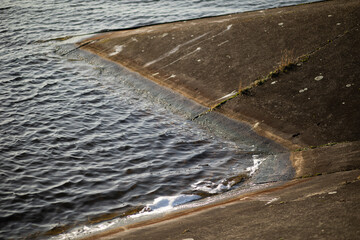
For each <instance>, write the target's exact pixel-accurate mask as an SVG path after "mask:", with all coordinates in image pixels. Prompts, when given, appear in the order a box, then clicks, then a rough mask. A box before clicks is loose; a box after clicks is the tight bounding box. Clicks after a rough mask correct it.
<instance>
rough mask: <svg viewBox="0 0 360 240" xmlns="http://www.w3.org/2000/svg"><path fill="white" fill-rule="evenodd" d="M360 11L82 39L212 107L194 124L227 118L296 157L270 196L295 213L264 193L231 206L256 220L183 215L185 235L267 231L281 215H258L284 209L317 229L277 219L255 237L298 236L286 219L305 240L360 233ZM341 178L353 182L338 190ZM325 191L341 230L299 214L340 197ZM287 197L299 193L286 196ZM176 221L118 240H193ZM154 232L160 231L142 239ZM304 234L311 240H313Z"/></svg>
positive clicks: (338, 3) (289, 11)
mask: <svg viewBox="0 0 360 240" xmlns="http://www.w3.org/2000/svg"><path fill="white" fill-rule="evenodd" d="M359 12H360V2H359V1H357V0H349V1H345V0H333V1H326V2H319V3H312V4H305V5H299V6H293V7H284V8H276V9H268V10H262V11H255V12H247V13H239V14H232V15H226V16H220V17H212V18H203V19H196V20H192V21H183V22H175V23H168V24H161V25H154V26H147V27H142V28H137V29H132V30H124V31H117V32H109V33H105V34H101V35H96V36H94V37H92V38H90V39H86V40H83V41H82V42H80V43H78V44H79V46H81V49H83V50H87V51H90V52H92V53H95V54H97V55H99V56H101V57H103V58H105V59H108V60H111V61H114V62H116V63H119V64H121V65H122V66H124V67H126V68H128V69H130V70H132V71H135V72H138V73H140V74H141V75H143V76H144V77H146V78H148V79H150V80H152V81H154V82H156V83H158V84H159V85H162V86H165V87H167V88H170V89H172V90H173V91H175V92H178V93H181V94H183V95H184V96H186V97H188V98H190V99H192V100H194V101H196V102H197V103H200V104H202V105H203V106H206V107H207V108H208V110H207V111H204V112H203V113H202V114H199V115H198V116H196V118H197V119H198V118H203V117H206V116H207V115H209V114H213V113H221V114H224V115H225V116H227V117H230V118H232V119H235V120H239V121H242V122H245V123H247V124H249V125H250V126H251V127H252V128H253V129H254V130H255V131H256V132H257V133H258V134H259V135H262V136H264V137H267V138H269V139H272V140H274V141H276V142H278V143H280V144H282V145H283V146H284V147H286V148H287V149H289V150H290V151H291V157H290V158H291V159H290V160H291V161H292V164H293V167H294V168H295V171H296V176H295V177H296V179H295V180H294V185H291V184H290V185H288V187H286V188H283V189H273V191H272V194H273V195H272V196H273V197H274V199H275V198H284V199H287V200H286V201H288V202H291V208H290V207H285V205H283V206H284V207H282V206H280V205H281V204H282V203H281V202H283V203H284V201H277V200H274V201H273V202H277V203H279V206H277V207H276V210H278V211H277V212H276V211H275V212H273V211H272V210H269V209H265V208H264V207H259V206H258V205H259V201H260V200H259V198H261V197H266V195H267V194H268V193H264V192H260V193H257V195H256V197H252V198H248V200H247V201H245V202H244V201H241V200H242V199H243V198H242V197H239V198H237V201H235V203H234V202H232V203H231V204H235V205H237V206H238V209H244V207H245V205H246V206H248V207H250V208H251V209H252V211H253V212H252V213H253V215H251V214H244V215H243V217H240V216H239V215H236V216H232V215H231V212H228V211H226V210H224V209H225V208H217V209H213V210H211V212H212V215H211V214H210V213H209V211H207V212H204V213H199V214H196V216H192V215H188V214H185V215H186V218H185V219H184V218H181V220H177V221H182V222H185V223H189V225H188V226H197V227H198V229H197V230H195V229H193V228H191V230H189V231H186V229H185V230H184V234H187V233H188V232H189V233H194V234H195V235H196V234H198V235H197V236H198V237H199V238H203V239H223V238H230V239H233V238H232V237H230V236H238V237H239V236H240V233H238V234H239V235H226V236H222V235H221V234H222V233H221V232H216V231H215V232H214V230H215V229H218V230H219V225H220V226H221V229H223V230H222V231H224V232H226V233H228V234H236V231H235V232H234V231H230V230H229V231H227V230H226V229H230V228H231V227H234V224H232V222H234V223H235V222H237V224H241V223H240V222H243V225H244V224H245V223H248V224H250V223H251V222H253V223H257V224H258V225H259V226H265V225H266V224H267V223H266V221H275V222H276V220H275V219H274V216H270V215H265V216H263V215H261V211H263V213H264V214H268V213H271V214H279V215H278V216H279V218H282V219H285V218H284V216H285V215H286V216H287V217H286V218H291V217H293V218H294V219H298V220H299V218H300V219H301V218H302V217H303V219H305V220H306V221H308V222H309V223H312V224H313V225H311V224H310V225H309V226H307V223H306V224H305V223H303V222H302V223H301V222H296V221H295V222H294V221H283V222H282V223H283V224H285V225H284V226H283V228H281V226H280V225H277V224H275V223H273V224H270V225H269V227H268V228H262V230H261V231H259V232H260V233H262V234H265V233H266V234H269V233H274V232H275V233H276V234H278V233H282V234H283V235H281V236H280V235H279V237H282V236H283V237H285V238H286V237H291V236H292V235H289V231H286V230H285V229H286V228H287V227H286V226H287V224H288V227H289V228H290V227H299V228H302V227H303V228H305V227H307V228H309V229H311V230H309V229H308V230H306V231H305V230H303V231H302V233H301V234H302V235H299V236H302V237H304V238H307V237H313V236H315V235H316V234H323V232H326V231H325V229H320V230H319V231H320V232H317V230H318V229H317V228H316V227H315V226H319V224H320V225H321V224H323V225H324V228H326V229H330V228H328V226H329V227H332V228H333V229H335V230H332V231H328V232H327V233H331V234H335V235H329V236H332V237H334V236H340V235H341V234H343V236H350V238H351V236H358V235H351V234H352V233H354V234H359V229H358V226H356V224H355V225H354V222H353V221H352V220H355V219H357V220H359V219H358V217H359V215H360V214H359V209H360V208H359V207H358V206H357V207H356V206H355V205H356V204H357V203H356V202H358V200H359V198H360V196H359V194H356V193H355V192H354V189H355V186H359V181H358V180H359V178H358V177H357V175H358V174H359V171H358V169H359V167H360V150H359V149H360V148H359V147H360V128H359V119H360V111H359V110H360V107H359V106H360V105H359V104H360V94H359V91H360V80H359V74H360V68H359V63H360V32H359V23H360V14H359ZM318 175H321V176H318ZM301 177H311V178H308V180H307V181H305V182H304V181H301V180H299V178H301ZM342 181H343V182H348V183H349V184H348V185H346V184H345V185H341V183H342ZM295 185H296V186H301V187H294V186H295ZM296 189H297V190H296ZM329 189H330V190H331V191H327V190H329ZM340 190H341V191H340ZM330 192H336V193H337V192H341V193H342V194H338V195H336V194H334V195H336V196H337V198H332V199H327V198H326V201H327V200H329V201H328V202H326V204H325V205H324V206H325V208H324V209H322V210H317V214H323V215H324V216H325V218H324V219H326V216H329V217H330V215H329V214H330V213H329V211H328V210H329V209H331V210H332V211H333V213H334V214H335V213H337V214H340V215H339V218H340V219H341V221H343V222H345V223H346V224H347V225H346V226H343V225H341V224H340V222H341V221H329V222H328V223H324V222H322V223H320V222H319V221H320V220H319V219H322V218H315V217H314V216H312V215H311V214H308V212H306V213H304V212H297V211H296V209H298V210H299V211H312V210H313V209H312V208H311V206H313V207H316V204H317V199H318V198H319V197H324V198H325V197H328V195H329V196H330V195H331V196H333V195H332V194H329V193H330ZM291 193H293V194H294V196H295V195H296V194H298V195H299V196H300V195H301V196H303V197H299V198H296V197H291V196H290V195H291ZM326 194H328V195H326ZM314 196H316V197H314ZM338 197H339V199H338ZM347 199H349V201H347ZM334 201H338V202H336V204H335V203H334ZM271 203H272V202H271ZM304 204H305V205H304ZM268 205H271V204H270V203H269V204H268ZM268 205H266V206H268ZM271 206H272V205H271ZM288 206H290V205H288ZM255 207H258V208H255ZM349 207H352V209H353V212H347V211H345V210H344V211H345V212H346V214H341V209H348V208H349ZM326 208H328V209H326ZM258 211H260V212H258ZM250 212H251V211H250ZM255 212H256V214H255ZM201 214H203V215H201ZM206 214H210V215H209V216H208V215H206ZM228 214H230V215H231V217H230V218H231V220H232V221H230V220H229V221H225V220H224V222H219V220H218V221H216V220H214V221H212V220H211V219H210V216H213V217H214V216H215V215H216V216H223V217H226V218H229V215H228ZM199 216H203V217H204V218H205V217H206V216H207V217H208V218H206V219H207V222H206V224H207V226H206V227H205V226H204V225H203V224H202V223H201V222H199V221H201V218H200V217H199ZM266 216H267V217H266ZM336 216H337V215H336ZM260 217H261V219H259V218H260ZM214 219H217V218H215V217H214ZM240 220H241V221H240ZM260 220H261V221H260ZM321 221H322V220H321ZM280 222H281V221H280ZM280 222H279V223H280ZM178 223H179V222H178ZM327 224H328V225H327ZM243 225H242V226H243ZM250 225H251V224H250ZM340 225H341V226H340ZM179 226H181V224H173V223H172V224H170V223H167V224H165V225H164V224H162V228H157V229H158V230H156V227H151V226H150V227H147V228H148V229H152V230H151V231H150V230H149V231H148V232H146V233H144V231H142V230H143V228H139V229H138V230H132V231H124V229H123V230H121V231H124V232H122V233H116V231H113V232H112V233H113V234H119V235H116V236H117V237H119V239H120V238H121V239H122V237H126V239H136V238H134V237H135V236H137V237H139V236H148V237H150V236H152V237H154V236H162V237H160V238H156V239H165V238H169V239H177V238H179V239H180V238H181V237H183V238H186V237H184V236H187V235H181V234H180V233H179V232H178V230H179V229H178V227H179ZM183 226H185V225H183ZM210 226H211V227H210ZM237 226H238V225H237ZM266 226H267V225H266ZM271 226H272V227H271ZM157 227H158V226H157ZM320 228H321V227H320ZM159 229H161V232H159V231H160V230H159ZM175 229H177V231H175ZM205 229H208V230H209V229H210V230H209V233H211V234H213V235H206V234H207V233H205V232H206V231H205ZM233 229H238V230H240V228H239V227H237V228H233ZM198 230H199V231H198ZM241 230H242V231H243V232H242V234H245V235H242V236H243V237H244V236H245V237H244V238H250V236H252V237H256V236H257V235H256V234H255V233H254V231H255V230H253V231H250V230H248V231H245V230H244V228H242V229H241ZM322 230H324V231H323V232H322ZM350 230H351V231H352V233H349V232H348V231H350ZM121 231H120V230H119V232H121ZM172 231H173V232H172ZM204 231H205V232H204ZM345 231H346V233H345ZM151 232H152V233H153V234H155V233H156V234H160V235H156V234H155V235H146V234H150V233H151ZM307 232H308V233H309V234H313V235H306V234H307ZM141 234H143V235H141ZM161 234H162V235H161ZM176 234H178V235H176ZM246 234H248V235H246ZM254 234H255V235H254ZM339 234H340V235H339ZM344 234H345V235H344ZM346 234H347V235H346ZM349 234H350V235H349ZM110 235H111V234H110ZM175 235H176V236H175ZM190 235H191V234H190ZM114 236H115V235H114ZM193 236H194V235H193ZM204 236H213V237H210V238H208V237H204ZM246 236H248V237H246ZM259 236H262V235H259ZM259 236H257V237H259ZM276 236H277V235H276ZM316 236H320V235H316ZM326 236H327V235H324V237H325V238H326ZM98 237H99V236H98ZM107 237H109V235H107ZM117 237H114V239H117ZM235 238H236V237H235ZM344 238H347V237H344ZM138 239H139V238H138ZM194 239H196V238H194Z"/></svg>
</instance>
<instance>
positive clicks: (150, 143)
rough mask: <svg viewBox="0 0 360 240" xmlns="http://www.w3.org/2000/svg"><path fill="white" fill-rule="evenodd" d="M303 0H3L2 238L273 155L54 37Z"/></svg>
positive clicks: (216, 180)
mask: <svg viewBox="0 0 360 240" xmlns="http://www.w3.org/2000/svg"><path fill="white" fill-rule="evenodd" d="M303 2H308V1H306V0H305V1H291V0H288V1H265V0H263V1H261V0H257V1H238V0H237V1H235V0H231V1H228V0H226V1H225V0H224V1H211V0H208V1H205V0H203V1H201V0H199V1H189V0H187V1H175V0H174V1H170V0H164V1H154V0H148V1H115V0H106V1H104V0H103V1H85V0H67V1H45V0H32V1H25V0H23V1H9V0H1V4H0V39H1V41H0V73H1V75H0V176H1V183H0V196H1V197H0V208H1V212H0V239H7V238H10V239H11V238H21V237H26V236H30V237H29V238H35V237H36V235H34V234H35V233H37V232H41V233H44V232H46V231H48V230H50V229H55V230H56V229H58V228H59V226H61V227H63V226H67V225H71V226H73V225H76V224H77V223H79V224H81V223H84V222H87V221H88V220H89V219H90V220H91V219H94V218H96V217H98V216H103V215H104V214H107V213H108V214H113V213H118V214H120V213H123V212H125V211H127V210H129V209H132V208H133V207H138V206H144V205H145V204H147V203H149V202H151V201H152V200H154V199H155V198H157V197H159V196H176V195H179V194H190V193H191V194H196V193H198V192H199V191H203V192H204V191H205V192H206V191H208V192H211V191H215V190H214V189H216V188H218V187H219V186H220V185H221V184H220V183H221V182H222V181H224V179H226V178H229V177H232V176H234V175H237V174H239V173H243V172H245V171H246V169H247V168H248V167H251V166H252V165H253V163H254V159H258V158H261V156H260V157H259V156H258V155H256V154H255V153H254V152H253V151H254V150H256V147H253V146H248V147H247V148H246V149H245V148H244V147H243V146H242V147H239V146H236V145H235V144H233V143H229V142H226V141H223V140H221V139H218V138H217V137H214V136H212V135H211V134H209V133H208V132H206V131H205V130H203V129H201V128H199V126H197V125H195V124H194V123H193V122H191V121H188V120H186V119H184V118H183V117H181V116H178V115H176V114H173V113H171V112H169V111H168V110H167V109H165V108H163V107H162V106H161V105H160V104H158V103H154V102H152V101H149V100H148V99H146V98H144V97H143V96H142V95H141V93H139V92H137V91H135V90H134V89H133V88H131V86H130V85H128V84H125V83H124V82H126V78H125V77H124V79H122V78H121V76H120V77H119V76H117V75H116V76H113V75H111V74H105V73H103V71H102V70H101V69H99V68H98V67H97V66H95V65H91V64H88V63H86V62H84V61H73V60H71V59H69V58H66V57H63V56H61V55H60V54H59V53H58V52H57V49H58V48H59V47H61V45H62V44H63V43H62V42H57V41H46V40H48V39H54V38H59V37H64V36H72V35H82V34H89V33H94V32H98V31H102V30H108V29H119V28H126V27H134V26H139V25H149V24H153V23H160V22H169V21H175V20H184V19H191V18H198V17H202V16H213V15H219V14H226V13H232V12H242V11H247V10H256V9H261V8H269V7H276V6H283V5H290V4H297V3H303ZM252 152H253V153H252ZM90 222H91V221H90ZM56 227H58V228H56ZM61 227H60V228H61ZM55 232H56V231H55Z"/></svg>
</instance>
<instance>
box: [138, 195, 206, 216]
mask: <svg viewBox="0 0 360 240" xmlns="http://www.w3.org/2000/svg"><path fill="white" fill-rule="evenodd" d="M200 198H201V197H200V196H199V195H183V194H182V195H178V196H164V197H158V198H156V199H155V200H154V202H153V203H152V204H147V205H146V207H145V208H144V209H143V210H142V211H141V212H140V214H142V213H146V212H155V211H156V212H157V213H158V212H164V211H169V210H171V209H173V208H174V207H176V206H179V205H182V204H185V203H188V202H192V201H195V200H198V199H200Z"/></svg>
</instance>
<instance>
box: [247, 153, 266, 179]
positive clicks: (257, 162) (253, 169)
mask: <svg viewBox="0 0 360 240" xmlns="http://www.w3.org/2000/svg"><path fill="white" fill-rule="evenodd" d="M265 159H266V158H259V156H258V155H253V162H254V165H253V166H251V167H248V168H246V171H248V172H249V175H250V176H252V175H253V174H254V173H255V172H256V171H257V170H258V169H259V167H260V165H261V164H262V163H263V161H264V160H265Z"/></svg>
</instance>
